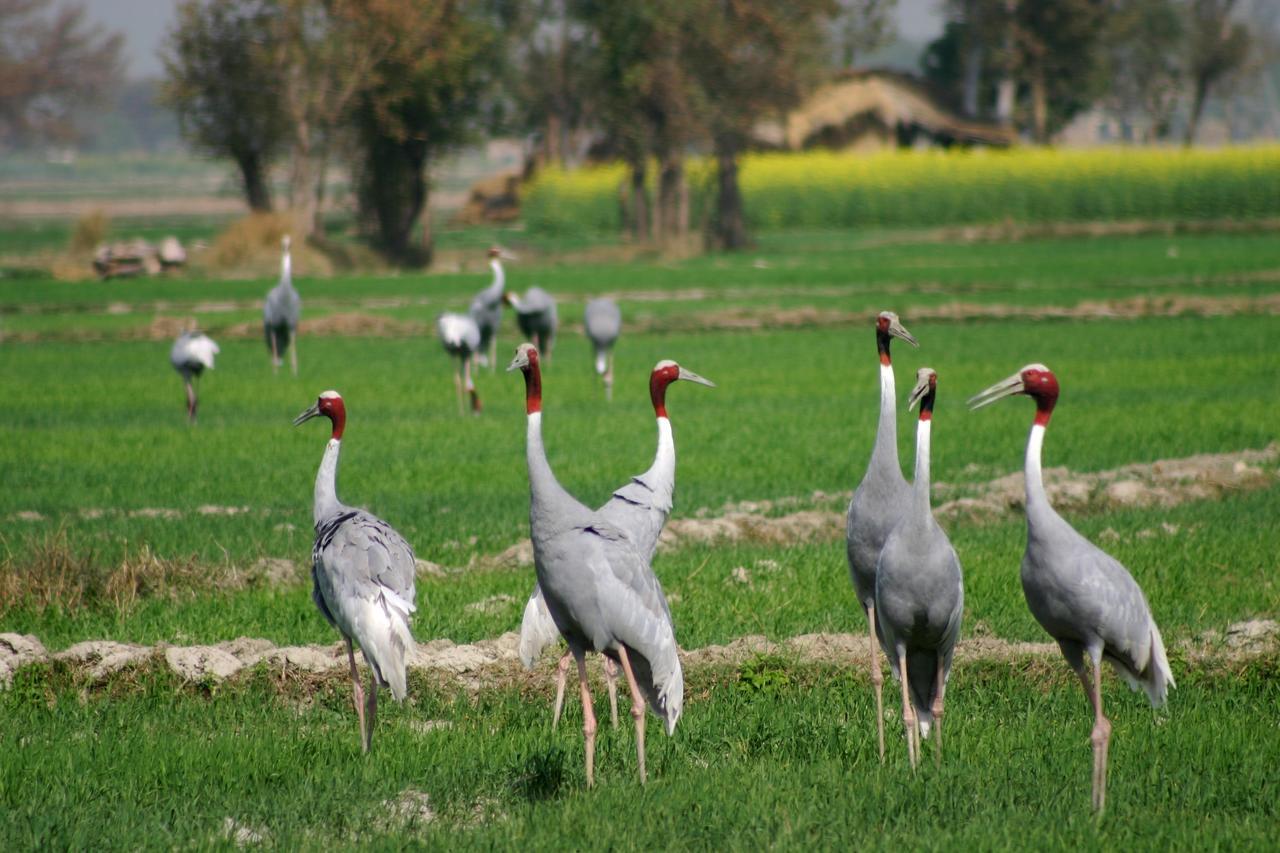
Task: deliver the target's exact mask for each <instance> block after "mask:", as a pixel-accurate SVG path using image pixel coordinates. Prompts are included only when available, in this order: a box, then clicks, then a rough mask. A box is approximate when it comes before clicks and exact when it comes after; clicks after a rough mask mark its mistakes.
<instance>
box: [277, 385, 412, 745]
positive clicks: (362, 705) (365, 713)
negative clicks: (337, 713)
mask: <svg viewBox="0 0 1280 853" xmlns="http://www.w3.org/2000/svg"><path fill="white" fill-rule="evenodd" d="M319 416H324V417H327V418H328V419H329V422H330V423H331V424H332V426H333V432H332V435H331V437H330V438H329V443H328V445H327V446H326V447H325V450H324V457H323V458H322V459H321V460H320V470H319V471H318V472H317V473H316V489H315V503H314V510H313V516H314V519H315V526H316V541H315V545H314V547H313V548H312V550H311V578H312V581H313V583H314V586H313V588H312V591H311V598H312V600H314V601H315V603H316V607H318V608H319V609H320V613H321V614H322V615H323V616H324V618H325V619H326V620H328V622H329V624H330V625H332V626H333V627H335V628H337V629H338V633H340V634H341V635H342V639H343V640H344V641H345V642H346V644H347V661H348V663H349V664H350V666H351V686H352V691H353V693H354V698H355V706H356V715H357V716H358V717H359V718H360V745H361V749H362V750H363V751H364V752H368V751H369V749H370V748H371V747H372V746H373V727H374V723H375V721H376V719H377V713H378V688H379V687H387V688H389V689H390V690H391V696H392V698H394V699H395V700H396V701H397V702H398V701H400V700H402V699H404V697H405V695H406V694H407V693H408V685H407V683H406V682H407V673H406V661H407V659H408V657H409V655H411V654H412V652H413V649H414V642H413V635H412V634H411V633H410V631H409V618H410V616H411V614H412V613H413V612H414V611H415V610H416V609H417V606H416V605H415V604H414V598H415V593H414V569H415V563H416V561H415V560H414V556H413V548H411V547H410V546H409V543H408V542H406V541H405V540H404V537H402V536H401V535H400V534H399V533H397V532H396V531H395V528H393V527H392V526H391V525H389V524H387V523H386V522H385V521H383V520H382V519H380V518H378V517H377V516H375V515H373V514H372V513H369V512H366V511H365V510H362V509H355V508H353V507H349V506H347V505H346V504H343V503H342V502H341V501H339V500H338V491H337V477H338V455H339V453H340V452H341V447H342V432H343V430H344V429H345V427H346V423H347V411H346V407H345V405H344V404H343V401H342V397H341V396H340V395H339V394H338V392H337V391H325V392H324V393H323V394H321V395H320V397H319V398H318V399H317V400H316V403H315V405H314V406H312V407H311V408H309V409H307V410H306V411H305V412H303V413H302V414H300V415H298V417H296V418H294V421H293V424H294V426H297V425H298V424H301V423H303V422H305V421H309V420H311V419H312V418H314V417H319ZM353 643H357V644H359V646H360V651H362V652H363V653H364V659H365V661H366V662H367V663H368V664H369V668H370V670H371V671H370V673H369V690H368V692H367V693H366V692H365V691H364V689H363V688H362V687H361V686H360V673H359V671H358V670H357V668H356V657H355V651H354V650H353V648H352V645H353Z"/></svg>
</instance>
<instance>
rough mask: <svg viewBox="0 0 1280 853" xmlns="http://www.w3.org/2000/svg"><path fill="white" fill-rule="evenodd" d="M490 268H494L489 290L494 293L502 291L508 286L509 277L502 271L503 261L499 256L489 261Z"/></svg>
mask: <svg viewBox="0 0 1280 853" xmlns="http://www.w3.org/2000/svg"><path fill="white" fill-rule="evenodd" d="M489 269H491V270H493V282H492V283H491V284H490V285H489V290H490V291H492V292H494V293H501V292H502V289H503V288H504V287H506V281H507V277H506V275H505V274H504V273H503V271H502V262H501V261H499V260H498V259H497V258H492V259H490V261H489Z"/></svg>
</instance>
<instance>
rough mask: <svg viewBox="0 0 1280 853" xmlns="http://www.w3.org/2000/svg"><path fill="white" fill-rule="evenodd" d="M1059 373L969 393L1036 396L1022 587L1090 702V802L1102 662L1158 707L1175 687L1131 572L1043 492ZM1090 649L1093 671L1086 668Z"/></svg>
mask: <svg viewBox="0 0 1280 853" xmlns="http://www.w3.org/2000/svg"><path fill="white" fill-rule="evenodd" d="M1058 390H1059V389H1058V380H1057V377H1055V376H1054V375H1053V372H1052V371H1050V370H1049V368H1047V367H1045V366H1044V365H1043V364H1029V365H1027V366H1026V367H1024V368H1022V369H1021V370H1020V371H1018V372H1017V373H1015V374H1013V375H1012V376H1010V377H1009V378H1008V379H1005V380H1003V381H1001V382H997V383H996V384H995V385H992V386H991V387H990V388H988V389H986V390H985V391H983V392H982V393H980V394H977V395H976V396H974V397H973V398H971V399H970V400H969V405H970V407H971V408H974V409H979V408H982V407H983V406H986V405H989V404H991V403H994V402H995V401H996V400H999V399H1001V398H1004V397H1009V396H1012V395H1015V394H1025V395H1026V396H1028V397H1030V398H1031V399H1032V400H1034V401H1035V403H1036V416H1035V420H1034V421H1033V422H1032V424H1031V433H1030V435H1029V436H1028V438H1027V454H1026V461H1025V477H1026V489H1027V549H1026V552H1025V553H1024V554H1023V557H1022V571H1021V574H1022V592H1023V594H1024V595H1025V596H1026V598H1027V606H1028V607H1029V608H1030V609H1031V614H1032V615H1033V616H1035V617H1036V621H1037V622H1039V623H1040V625H1041V627H1043V628H1044V629H1045V630H1046V631H1048V632H1049V636H1051V637H1053V638H1054V639H1055V640H1057V641H1058V647H1059V648H1060V649H1061V650H1062V656H1063V657H1064V658H1066V659H1067V663H1068V664H1069V665H1070V666H1071V668H1072V669H1073V670H1075V673H1076V676H1077V677H1078V678H1079V679H1080V684H1081V685H1082V686H1083V687H1084V692H1085V694H1086V695H1087V696H1088V697H1089V702H1090V703H1091V704H1092V705H1093V719H1094V723H1093V732H1092V733H1091V735H1090V740H1091V742H1092V743H1093V808H1094V810H1095V811H1097V812H1099V813H1101V812H1102V811H1103V809H1104V808H1105V807H1106V801H1107V750H1108V748H1109V746H1110V743H1111V721H1110V720H1108V719H1107V718H1106V716H1105V715H1104V714H1103V713H1102V670H1101V666H1102V661H1103V659H1104V658H1105V659H1106V660H1108V661H1110V662H1111V665H1112V666H1113V667H1114V668H1115V670H1116V671H1117V672H1118V673H1120V675H1121V677H1122V678H1124V680H1125V681H1126V682H1128V684H1129V686H1130V687H1131V688H1133V689H1134V690H1138V689H1139V688H1141V689H1142V690H1144V691H1146V694H1147V698H1148V699H1150V700H1151V705H1152V706H1153V707H1156V708H1158V707H1160V706H1161V705H1163V704H1164V703H1165V700H1166V699H1167V698H1168V693H1169V688H1170V687H1175V686H1176V685H1175V684H1174V680H1173V671H1172V670H1171V669H1170V668H1169V659H1168V657H1166V655H1165V651H1164V640H1163V639H1162V638H1161V637H1160V629H1159V628H1158V627H1157V626H1156V622H1155V619H1154V618H1153V617H1152V615H1151V608H1150V607H1149V606H1148V605H1147V599H1146V598H1145V597H1144V596H1143V594H1142V589H1141V588H1140V587H1139V586H1138V584H1137V582H1136V581H1135V580H1134V579H1133V576H1132V575H1130V574H1129V572H1128V570H1127V569H1125V567H1124V566H1122V565H1121V564H1120V562H1119V561H1118V560H1116V559H1115V558H1114V557H1112V556H1111V555H1109V554H1107V553H1106V552H1105V551H1103V550H1102V549H1100V548H1098V547H1097V546H1096V545H1094V544H1093V543H1092V542H1090V541H1089V540H1088V539H1085V538H1084V537H1083V536H1081V535H1080V534H1079V533H1077V532H1076V530H1075V528H1073V527H1072V526H1071V525H1070V524H1068V523H1067V522H1066V521H1065V520H1064V519H1063V518H1062V516H1060V515H1058V513H1057V512H1055V511H1054V509H1053V507H1052V506H1051V505H1050V503H1049V496H1048V495H1047V494H1046V493H1045V490H1044V482H1043V479H1042V476H1041V470H1040V451H1041V448H1042V447H1043V444H1044V434H1045V431H1046V430H1047V429H1048V427H1049V418H1050V417H1051V416H1052V415H1053V408H1054V405H1055V404H1056V403H1057V402H1058ZM1086 656H1088V658H1089V662H1090V664H1091V665H1092V678H1090V673H1089V670H1087V669H1086V668H1085V664H1084V659H1085V657H1086Z"/></svg>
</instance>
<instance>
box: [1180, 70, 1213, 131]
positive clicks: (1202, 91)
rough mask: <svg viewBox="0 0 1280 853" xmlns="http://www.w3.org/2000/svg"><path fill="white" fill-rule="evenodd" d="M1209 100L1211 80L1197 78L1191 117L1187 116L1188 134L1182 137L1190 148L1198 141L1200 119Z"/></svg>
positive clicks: (1192, 99)
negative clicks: (1197, 132)
mask: <svg viewBox="0 0 1280 853" xmlns="http://www.w3.org/2000/svg"><path fill="white" fill-rule="evenodd" d="M1208 100H1209V79H1208V78H1207V77H1204V76H1200V77H1197V78H1196V85H1195V90H1194V93H1193V94H1192V96H1191V115H1189V116H1187V132H1186V134H1185V135H1184V136H1183V137H1182V144H1183V145H1184V146H1186V147H1187V148H1190V147H1191V146H1192V145H1194V144H1195V141H1196V130H1197V129H1198V128H1199V127H1200V117H1201V114H1203V113H1204V105H1205V102H1206V101H1208Z"/></svg>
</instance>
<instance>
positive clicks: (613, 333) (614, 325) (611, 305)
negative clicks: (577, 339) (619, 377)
mask: <svg viewBox="0 0 1280 853" xmlns="http://www.w3.org/2000/svg"><path fill="white" fill-rule="evenodd" d="M582 328H583V331H585V332H586V334H587V338H588V339H589V340H590V341H591V346H592V347H593V348H594V349H595V356H596V374H597V375H598V376H599V377H600V378H601V380H602V381H603V382H604V398H605V399H606V400H612V399H613V345H614V343H615V342H616V341H617V340H618V334H619V333H620V332H621V331H622V312H621V311H620V310H619V309H618V303H616V302H614V301H613V300H612V299H603V298H602V299H592V300H591V301H590V302H588V303H587V307H586V309H585V310H584V311H583V313H582Z"/></svg>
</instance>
